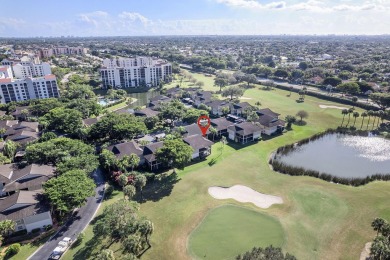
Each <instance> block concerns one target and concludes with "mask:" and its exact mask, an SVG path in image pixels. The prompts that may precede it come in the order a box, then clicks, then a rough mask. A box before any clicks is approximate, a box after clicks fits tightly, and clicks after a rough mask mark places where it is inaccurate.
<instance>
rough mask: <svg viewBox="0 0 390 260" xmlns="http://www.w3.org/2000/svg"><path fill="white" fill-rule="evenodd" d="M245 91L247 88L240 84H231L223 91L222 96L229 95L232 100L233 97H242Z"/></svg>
mask: <svg viewBox="0 0 390 260" xmlns="http://www.w3.org/2000/svg"><path fill="white" fill-rule="evenodd" d="M244 92H245V90H244V89H243V88H240V87H238V86H230V87H227V88H225V89H224V90H223V91H222V96H223V97H229V98H230V100H232V99H233V98H237V99H239V98H240V97H242V95H244Z"/></svg>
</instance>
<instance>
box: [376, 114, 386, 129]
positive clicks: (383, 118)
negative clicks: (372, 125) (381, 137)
mask: <svg viewBox="0 0 390 260" xmlns="http://www.w3.org/2000/svg"><path fill="white" fill-rule="evenodd" d="M378 117H379V118H380V120H381V122H382V123H383V120H385V111H383V110H379V111H378ZM376 126H377V127H378V126H379V119H378V124H377V125H376Z"/></svg>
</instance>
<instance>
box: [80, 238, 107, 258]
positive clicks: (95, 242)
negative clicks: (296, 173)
mask: <svg viewBox="0 0 390 260" xmlns="http://www.w3.org/2000/svg"><path fill="white" fill-rule="evenodd" d="M101 244H102V239H101V238H98V237H93V238H91V240H89V241H88V242H86V243H85V245H84V247H82V248H80V249H79V250H78V251H77V252H76V253H75V254H74V256H73V259H89V258H90V257H91V256H92V254H93V252H94V250H95V249H97V248H98V246H99V245H101Z"/></svg>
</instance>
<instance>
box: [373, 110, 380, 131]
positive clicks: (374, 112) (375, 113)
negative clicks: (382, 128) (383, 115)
mask: <svg viewBox="0 0 390 260" xmlns="http://www.w3.org/2000/svg"><path fill="white" fill-rule="evenodd" d="M372 115H373V117H374V122H372V128H374V127H375V122H376V120H377V119H378V120H379V118H378V111H373V113H372Z"/></svg>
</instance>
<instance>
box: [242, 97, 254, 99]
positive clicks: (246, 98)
mask: <svg viewBox="0 0 390 260" xmlns="http://www.w3.org/2000/svg"><path fill="white" fill-rule="evenodd" d="M240 99H252V98H250V97H240Z"/></svg>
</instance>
